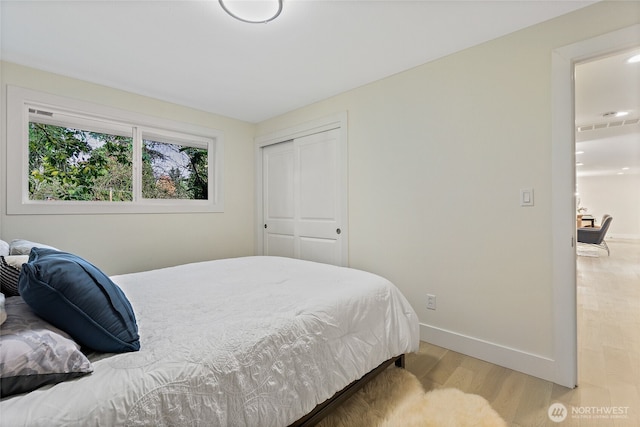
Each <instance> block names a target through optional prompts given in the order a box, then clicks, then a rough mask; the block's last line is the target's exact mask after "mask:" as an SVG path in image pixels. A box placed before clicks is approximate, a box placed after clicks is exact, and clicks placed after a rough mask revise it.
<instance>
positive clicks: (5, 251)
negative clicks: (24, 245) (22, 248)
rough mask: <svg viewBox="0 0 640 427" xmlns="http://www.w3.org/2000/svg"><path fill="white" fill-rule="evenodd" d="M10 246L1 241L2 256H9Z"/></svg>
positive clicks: (0, 253) (0, 251)
mask: <svg viewBox="0 0 640 427" xmlns="http://www.w3.org/2000/svg"><path fill="white" fill-rule="evenodd" d="M9 247H10V246H9V244H8V243H7V242H5V241H4V240H0V255H1V256H7V255H9Z"/></svg>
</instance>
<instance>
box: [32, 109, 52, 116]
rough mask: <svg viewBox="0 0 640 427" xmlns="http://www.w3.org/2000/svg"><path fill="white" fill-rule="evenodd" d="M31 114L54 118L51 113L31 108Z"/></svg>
mask: <svg viewBox="0 0 640 427" xmlns="http://www.w3.org/2000/svg"><path fill="white" fill-rule="evenodd" d="M29 113H31V114H40V115H41V116H49V117H52V116H53V113H51V112H49V111H42V110H36V109H33V108H29Z"/></svg>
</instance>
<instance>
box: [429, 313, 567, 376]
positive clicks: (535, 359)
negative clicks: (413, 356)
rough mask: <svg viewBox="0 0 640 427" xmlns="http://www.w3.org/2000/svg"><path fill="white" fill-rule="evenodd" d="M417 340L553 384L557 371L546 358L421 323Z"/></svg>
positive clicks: (551, 360)
mask: <svg viewBox="0 0 640 427" xmlns="http://www.w3.org/2000/svg"><path fill="white" fill-rule="evenodd" d="M420 339H421V340H422V341H425V342H428V343H430V344H434V345H437V346H440V347H443V348H446V349H448V350H453V351H456V352H458V353H462V354H465V355H467V356H471V357H475V358H476V359H481V360H484V361H486V362H490V363H493V364H495V365H499V366H503V367H505V368H509V369H513V370H514V371H519V372H523V373H525V374H528V375H532V376H534V377H538V378H542V379H544V380H547V381H551V382H556V379H555V378H554V373H555V372H556V369H557V367H556V363H555V361H554V360H553V359H550V358H548V357H545V356H540V355H536V354H532V353H528V352H525V351H521V350H517V349H513V348H509V347H505V346H503V345H499V344H495V343H492V342H488V341H485V340H481V339H478V338H474V337H470V336H466V335H462V334H459V333H456V332H452V331H448V330H445V329H441V328H437V327H435V326H431V325H426V324H424V323H421V324H420Z"/></svg>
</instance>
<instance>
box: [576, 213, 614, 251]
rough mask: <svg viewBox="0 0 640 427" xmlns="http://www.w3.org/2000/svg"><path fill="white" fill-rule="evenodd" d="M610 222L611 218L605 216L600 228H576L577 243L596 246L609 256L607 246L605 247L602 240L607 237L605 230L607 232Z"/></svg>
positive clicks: (605, 244) (605, 243)
mask: <svg viewBox="0 0 640 427" xmlns="http://www.w3.org/2000/svg"><path fill="white" fill-rule="evenodd" d="M612 220H613V217H612V216H610V215H605V216H603V217H602V222H601V223H600V227H581V228H578V243H584V244H587V245H591V246H597V247H599V248H601V249H604V250H606V251H607V255H609V254H610V252H609V246H607V242H605V241H604V238H605V236H606V235H607V230H609V226H610V225H611V221H612Z"/></svg>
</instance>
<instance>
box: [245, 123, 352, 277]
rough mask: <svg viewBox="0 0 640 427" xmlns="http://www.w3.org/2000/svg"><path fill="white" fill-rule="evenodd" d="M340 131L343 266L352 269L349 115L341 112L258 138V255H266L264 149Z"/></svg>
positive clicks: (341, 261)
mask: <svg viewBox="0 0 640 427" xmlns="http://www.w3.org/2000/svg"><path fill="white" fill-rule="evenodd" d="M333 129H340V132H339V137H338V138H339V141H338V153H337V154H338V162H339V166H338V169H339V171H340V178H339V179H340V188H341V192H340V194H339V195H338V197H339V199H340V204H341V212H340V214H341V216H342V221H343V223H342V224H341V227H340V230H341V234H340V244H341V245H342V248H341V249H342V259H341V260H340V265H342V266H343V267H348V266H349V210H348V205H349V203H348V202H349V199H348V150H347V135H348V133H347V112H346V111H344V112H341V113H336V114H332V115H329V116H325V117H322V118H319V119H316V120H313V121H310V122H306V123H302V124H299V125H297V126H293V127H289V128H285V129H281V130H278V131H275V132H272V133H269V134H266V135H261V136H257V137H256V138H255V140H254V141H255V151H254V153H255V154H254V162H255V194H256V199H255V211H254V224H255V230H254V232H255V238H254V242H255V244H254V253H255V254H256V255H264V241H263V240H264V239H263V230H262V227H263V224H264V222H263V212H264V210H263V203H264V200H263V191H262V190H263V187H262V186H263V180H262V173H263V170H262V149H263V148H264V147H266V146H269V145H273V144H278V143H281V142H286V141H290V140H292V139H296V138H301V137H303V136H308V135H313V134H316V133H320V132H325V131H328V130H333Z"/></svg>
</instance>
